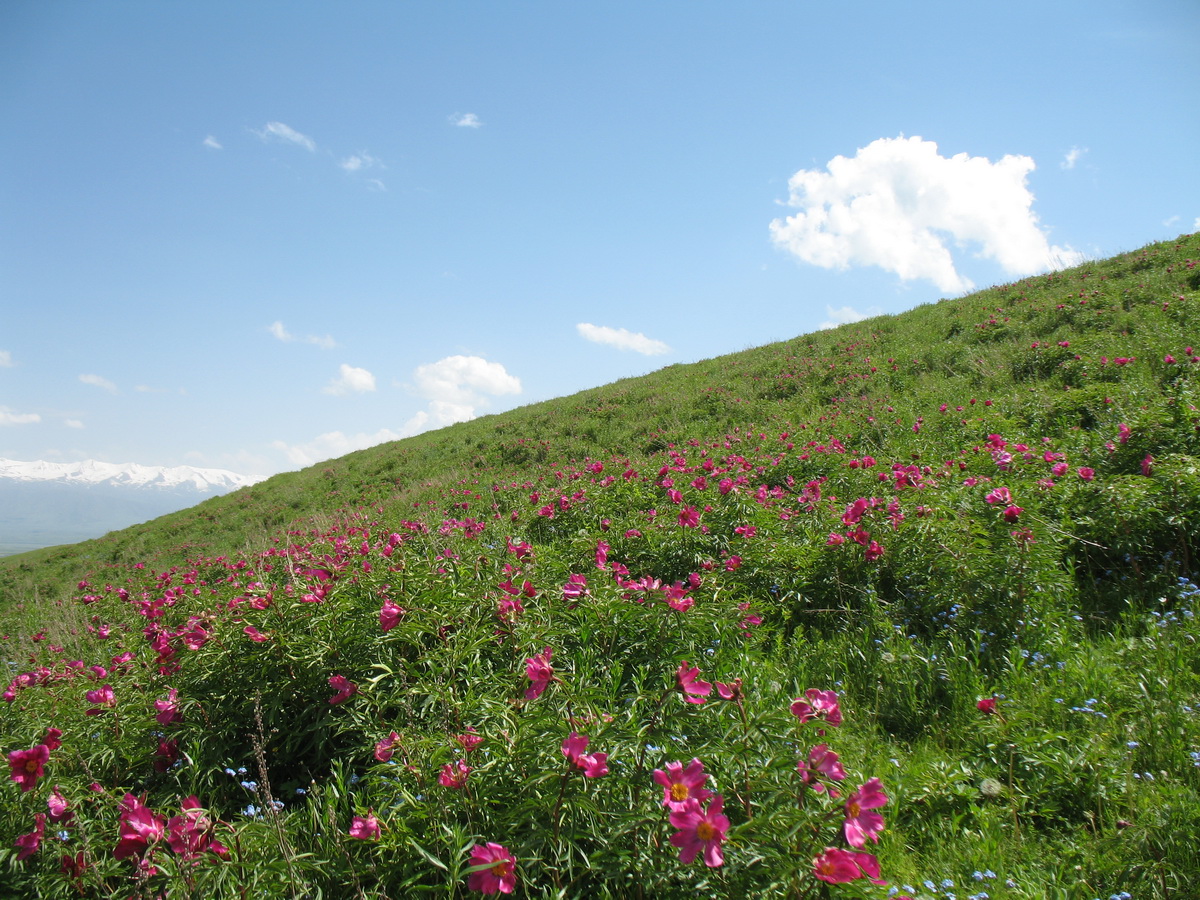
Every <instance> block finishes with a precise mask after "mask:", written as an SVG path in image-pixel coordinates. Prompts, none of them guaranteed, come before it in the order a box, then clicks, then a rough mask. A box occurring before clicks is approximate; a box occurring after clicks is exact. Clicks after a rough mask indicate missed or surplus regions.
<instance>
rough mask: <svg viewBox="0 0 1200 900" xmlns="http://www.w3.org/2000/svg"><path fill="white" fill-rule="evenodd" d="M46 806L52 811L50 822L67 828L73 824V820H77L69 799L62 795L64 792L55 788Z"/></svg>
mask: <svg viewBox="0 0 1200 900" xmlns="http://www.w3.org/2000/svg"><path fill="white" fill-rule="evenodd" d="M46 806H47V807H48V808H49V810H50V821H51V822H54V823H55V824H57V825H62V826H64V827H65V826H67V825H70V824H71V820H72V819H73V818H75V813H73V812H71V804H69V803H68V802H67V798H66V797H64V796H63V795H62V792H61V791H60V790H59V789H58V788H57V787H55V788H54V790H52V791H51V792H50V796H49V797H48V798H47V800H46Z"/></svg>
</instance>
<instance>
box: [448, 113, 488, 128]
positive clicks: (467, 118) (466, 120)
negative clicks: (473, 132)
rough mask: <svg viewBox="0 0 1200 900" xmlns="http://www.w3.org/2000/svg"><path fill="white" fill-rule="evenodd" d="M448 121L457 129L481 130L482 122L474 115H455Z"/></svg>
mask: <svg viewBox="0 0 1200 900" xmlns="http://www.w3.org/2000/svg"><path fill="white" fill-rule="evenodd" d="M450 121H451V122H453V123H454V124H455V125H457V126H458V127H459V128H482V127H483V122H481V121H480V120H479V116H477V115H475V113H462V114H461V115H460V114H459V113H455V114H454V115H452V116H451V117H450Z"/></svg>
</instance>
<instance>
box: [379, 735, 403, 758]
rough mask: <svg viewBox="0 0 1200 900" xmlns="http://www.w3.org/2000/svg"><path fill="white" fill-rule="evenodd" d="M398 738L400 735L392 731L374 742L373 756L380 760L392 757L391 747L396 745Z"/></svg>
mask: <svg viewBox="0 0 1200 900" xmlns="http://www.w3.org/2000/svg"><path fill="white" fill-rule="evenodd" d="M399 740H400V735H398V734H396V732H394V731H393V732H392V733H391V734H389V735H388V736H387V737H385V738H384V739H383V740H381V741H379V742H377V743H376V744H375V758H376V759H377V760H379V761H380V762H387V761H388V760H389V759H391V758H392V748H393V747H395V746H396V743H397V742H398V741H399Z"/></svg>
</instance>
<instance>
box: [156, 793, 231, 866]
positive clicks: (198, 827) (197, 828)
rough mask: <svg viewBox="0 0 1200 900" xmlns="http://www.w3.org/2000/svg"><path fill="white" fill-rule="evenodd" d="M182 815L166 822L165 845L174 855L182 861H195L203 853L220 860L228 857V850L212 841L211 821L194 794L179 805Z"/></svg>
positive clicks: (217, 842) (219, 843)
mask: <svg viewBox="0 0 1200 900" xmlns="http://www.w3.org/2000/svg"><path fill="white" fill-rule="evenodd" d="M180 806H181V808H182V811H183V812H182V815H178V816H172V817H171V818H170V819H168V820H167V844H168V845H169V846H170V848H171V849H172V850H173V851H175V853H176V855H178V856H181V857H183V858H184V859H195V858H196V857H198V856H199V855H200V854H201V853H204V852H205V851H211V852H212V853H215V854H216V855H217V856H220V857H221V858H223V859H224V858H226V857H228V856H229V850H228V849H227V848H226V847H225V845H224V844H222V843H221V842H220V841H216V840H213V837H212V832H213V821H212V819H210V818H209V817H208V816H207V815H206V814H205V811H204V809H203V807H201V806H200V801H199V799H197V797H196V795H195V794H192V795H191V796H189V797H186V798H184V801H183V803H181V804H180Z"/></svg>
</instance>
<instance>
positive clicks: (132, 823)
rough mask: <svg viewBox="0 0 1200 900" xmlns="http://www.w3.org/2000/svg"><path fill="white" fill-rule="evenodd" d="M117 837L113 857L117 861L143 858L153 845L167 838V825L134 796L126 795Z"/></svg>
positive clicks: (122, 805) (122, 803)
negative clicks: (135, 857)
mask: <svg viewBox="0 0 1200 900" xmlns="http://www.w3.org/2000/svg"><path fill="white" fill-rule="evenodd" d="M117 836H118V838H119V840H118V841H117V846H116V849H115V850H113V856H115V857H116V858H117V859H127V858H128V857H130V856H135V855H137V856H141V855H142V854H143V853H144V852H145V851H146V849H147V848H148V847H149V846H150V845H151V844H154V843H157V842H158V841H161V840H162V839H163V838H164V837H165V836H166V823H165V822H164V821H163V819H162V818H161V817H160V816H157V815H155V814H154V811H153V810H152V809H150V807H148V806H146V805H145V804H144V803H142V802H141V801H140V800H139V799H138V798H137V797H135V796H134V795H133V794H126V795H125V798H124V799H123V800H122V801H121V818H120V829H119V831H118V832H117Z"/></svg>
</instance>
